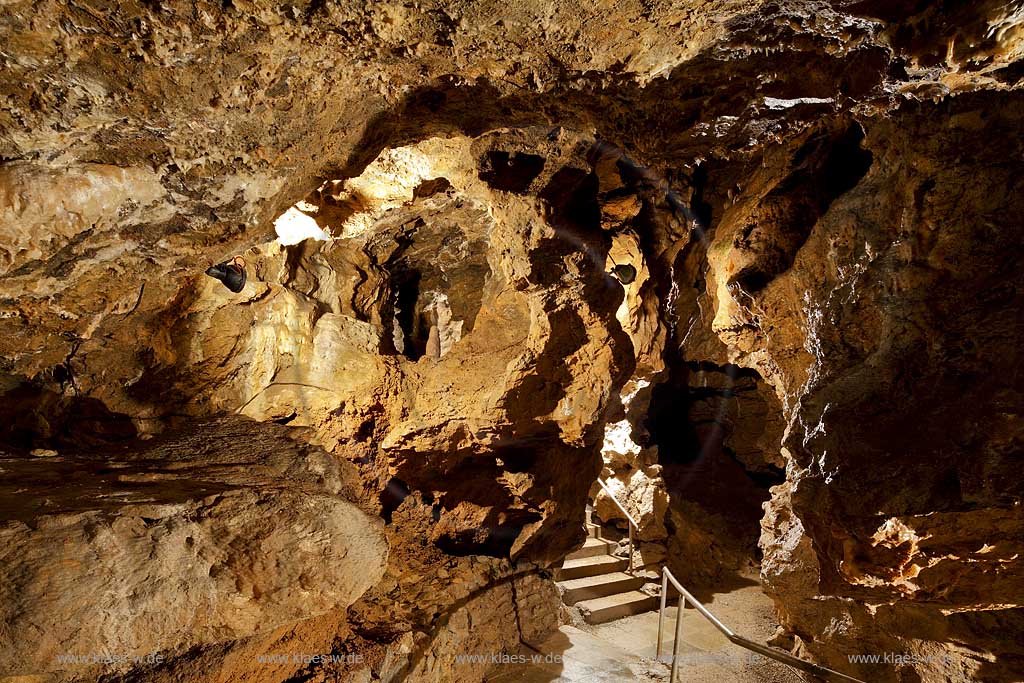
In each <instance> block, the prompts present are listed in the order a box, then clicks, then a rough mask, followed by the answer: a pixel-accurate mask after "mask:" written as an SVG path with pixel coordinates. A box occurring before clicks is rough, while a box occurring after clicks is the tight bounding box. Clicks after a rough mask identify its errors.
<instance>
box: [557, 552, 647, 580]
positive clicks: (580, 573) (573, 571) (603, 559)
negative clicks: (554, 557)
mask: <svg viewBox="0 0 1024 683" xmlns="http://www.w3.org/2000/svg"><path fill="white" fill-rule="evenodd" d="M628 564H629V562H627V561H626V560H625V558H622V559H620V558H618V557H612V556H611V555H595V556H594V557H581V558H580V559H578V560H566V561H565V563H564V564H563V565H562V568H561V569H559V570H558V573H557V574H556V575H555V580H556V581H567V580H568V579H580V578H583V577H584V576H597V575H598V574H611V573H612V572H621V571H622V570H623V569H625V568H626V566H627V565H628Z"/></svg>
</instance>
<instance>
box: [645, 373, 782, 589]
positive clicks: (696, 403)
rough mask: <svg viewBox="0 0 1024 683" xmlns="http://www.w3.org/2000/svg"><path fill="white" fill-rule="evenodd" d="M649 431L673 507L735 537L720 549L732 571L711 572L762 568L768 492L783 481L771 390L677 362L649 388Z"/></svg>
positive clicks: (740, 376) (748, 376) (753, 380)
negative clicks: (682, 508) (751, 564)
mask: <svg viewBox="0 0 1024 683" xmlns="http://www.w3.org/2000/svg"><path fill="white" fill-rule="evenodd" d="M644 427H645V428H646V430H647V433H648V442H647V443H648V444H650V445H655V446H657V448H658V463H659V464H660V465H661V467H662V473H663V476H664V481H665V487H666V491H667V493H668V496H669V499H670V502H669V505H670V506H672V505H673V504H674V501H678V502H679V503H680V504H682V503H685V504H687V505H688V506H689V508H688V509H689V511H690V512H689V518H688V520H687V521H688V522H690V523H693V524H696V525H701V524H705V525H708V524H709V523H708V520H709V519H714V520H717V521H716V522H714V524H711V525H710V526H708V528H712V527H713V526H714V525H716V524H723V525H724V528H726V529H728V530H729V535H730V538H728V539H718V540H717V542H718V543H720V544H721V545H722V546H724V547H726V548H727V549H728V552H727V553H724V555H723V556H724V557H726V558H727V559H726V560H725V564H731V566H729V567H725V568H709V573H710V574H717V573H719V572H720V571H722V569H733V570H742V569H743V565H744V562H746V561H748V560H749V561H752V562H755V563H756V562H759V561H760V559H761V557H760V554H761V550H760V548H759V547H758V544H757V540H758V537H759V536H760V522H761V518H762V516H763V514H764V513H763V509H762V506H763V504H764V503H765V502H766V501H767V500H769V499H770V497H771V494H770V492H769V489H770V488H771V487H772V486H775V485H778V484H781V483H782V482H783V481H785V471H784V469H783V467H782V461H781V459H780V457H779V456H778V455H777V450H778V446H777V444H778V443H779V442H780V441H781V435H782V429H783V424H782V412H781V406H779V405H778V400H777V399H776V397H775V394H774V391H773V389H772V388H771V387H770V386H768V385H766V384H765V383H764V381H763V380H762V379H761V377H760V375H759V374H758V373H757V372H756V371H755V370H752V369H749V368H741V367H739V366H736V365H733V364H724V365H717V364H714V363H711V362H695V361H690V362H686V363H679V364H676V365H674V366H673V367H672V368H671V370H670V372H669V376H668V378H667V380H666V381H664V382H662V383H659V384H657V385H655V386H653V387H652V388H651V395H650V404H649V407H648V411H647V416H646V420H645V421H644ZM694 506H695V507H694ZM701 517H703V519H702V518H701Z"/></svg>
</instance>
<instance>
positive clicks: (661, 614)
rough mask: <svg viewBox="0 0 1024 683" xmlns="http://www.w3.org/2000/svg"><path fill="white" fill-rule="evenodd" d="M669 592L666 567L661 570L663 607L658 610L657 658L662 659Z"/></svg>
mask: <svg viewBox="0 0 1024 683" xmlns="http://www.w3.org/2000/svg"><path fill="white" fill-rule="evenodd" d="M667 594H668V574H666V573H665V569H664V567H663V568H662V570H661V609H659V610H658V649H657V650H656V654H655V658H656V659H657V660H658V661H659V662H660V661H661V634H662V630H663V625H664V623H665V597H666V595H667Z"/></svg>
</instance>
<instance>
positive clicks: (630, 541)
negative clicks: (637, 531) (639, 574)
mask: <svg viewBox="0 0 1024 683" xmlns="http://www.w3.org/2000/svg"><path fill="white" fill-rule="evenodd" d="M628 571H629V573H631V574H632V573H633V523H632V522H629V570H628Z"/></svg>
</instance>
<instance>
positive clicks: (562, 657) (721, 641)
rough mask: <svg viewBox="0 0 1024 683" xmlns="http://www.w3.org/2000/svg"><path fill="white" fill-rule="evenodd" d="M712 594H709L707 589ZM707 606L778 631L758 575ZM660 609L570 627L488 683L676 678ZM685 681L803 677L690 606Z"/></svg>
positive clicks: (775, 682)
mask: <svg viewBox="0 0 1024 683" xmlns="http://www.w3.org/2000/svg"><path fill="white" fill-rule="evenodd" d="M700 597H702V598H703V597H704V596H700ZM705 604H706V606H707V607H708V608H709V609H711V610H712V612H714V613H715V615H716V616H718V617H719V618H720V619H721V620H722V621H723V622H724V623H726V624H728V625H729V627H730V628H732V629H733V630H734V631H736V632H737V633H739V634H741V635H744V636H747V637H748V638H751V639H753V640H755V641H759V642H764V641H766V640H767V639H768V638H770V637H771V636H772V634H774V632H775V627H776V622H775V617H774V611H773V607H772V602H771V600H770V599H769V598H768V596H766V595H765V594H764V593H763V592H762V591H761V588H760V586H759V585H757V584H756V582H755V581H754V580H752V579H749V578H748V579H747V580H746V581H744V582H742V585H737V586H736V587H735V588H730V589H729V590H727V591H725V592H722V593H714V594H713V595H712V596H711V597H710V598H709V599H707V600H706V601H705ZM667 613H668V619H667V620H666V625H665V644H664V648H663V652H662V659H663V661H667V660H668V658H669V657H671V654H672V637H673V635H674V634H673V632H672V631H673V629H674V627H675V616H676V608H675V607H670V608H668V610H667ZM657 637H658V613H657V612H656V611H655V612H646V613H644V614H637V615H635V616H631V617H626V618H624V619H619V620H618V621H613V622H610V623H607V624H601V625H599V626H579V627H577V626H570V625H566V626H562V627H561V629H559V630H558V632H556V633H555V634H554V635H552V636H551V637H550V638H548V639H547V640H546V641H544V642H543V643H540V644H537V645H536V646H535V648H526V647H524V648H523V649H522V650H521V652H520V653H519V654H521V655H523V656H524V658H525V659H526V660H527V662H528V663H511V664H505V665H499V666H498V667H496V668H495V669H494V670H492V672H491V675H489V676H488V677H487V679H486V680H487V682H488V683H492V682H493V683H512V682H513V681H515V682H519V683H554V682H556V681H557V682H560V683H605V682H608V683H610V682H612V681H614V682H616V683H618V682H620V681H659V682H663V681H668V678H669V666H668V664H664V663H659V662H658V661H656V659H655V654H656V652H655V650H656V647H655V643H656V641H657ZM679 656H680V671H679V677H678V680H679V681H682V682H684V683H704V682H705V681H708V682H709V683H722V681H730V682H736V683H801V681H802V679H801V678H800V676H799V675H798V674H797V673H796V672H795V671H793V670H792V669H790V668H789V667H786V666H785V665H783V664H780V663H778V662H774V661H772V660H769V659H766V658H764V657H761V656H760V655H756V654H754V653H751V652H747V651H746V650H743V649H742V648H739V647H737V646H735V645H732V644H731V643H730V642H729V641H728V640H726V639H725V637H724V636H722V635H721V634H720V633H719V632H718V631H716V630H715V628H714V627H713V626H712V625H711V624H710V623H709V622H708V621H706V620H705V619H703V618H702V617H701V616H700V615H699V614H697V612H696V610H694V609H692V608H691V609H687V610H686V611H685V612H684V613H683V638H682V642H681V643H680V648H679Z"/></svg>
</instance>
